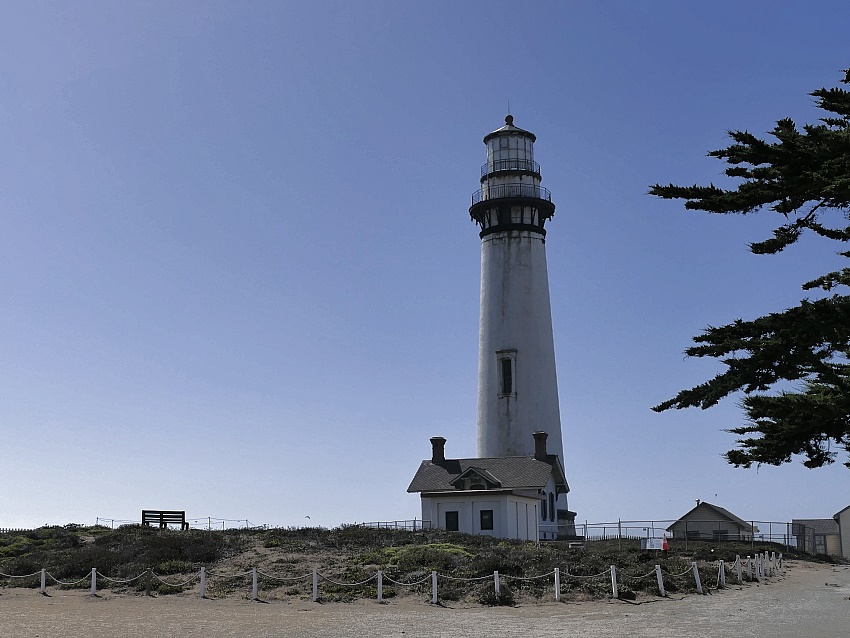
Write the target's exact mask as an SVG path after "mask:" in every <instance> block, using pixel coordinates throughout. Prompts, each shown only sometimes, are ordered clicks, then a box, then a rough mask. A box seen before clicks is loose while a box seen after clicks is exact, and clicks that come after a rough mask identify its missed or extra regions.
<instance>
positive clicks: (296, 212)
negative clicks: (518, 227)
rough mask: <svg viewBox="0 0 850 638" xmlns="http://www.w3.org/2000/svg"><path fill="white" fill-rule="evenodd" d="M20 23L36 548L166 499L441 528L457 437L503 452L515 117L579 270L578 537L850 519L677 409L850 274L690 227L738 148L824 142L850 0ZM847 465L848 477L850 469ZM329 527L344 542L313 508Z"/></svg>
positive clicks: (39, 17)
mask: <svg viewBox="0 0 850 638" xmlns="http://www.w3.org/2000/svg"><path fill="white" fill-rule="evenodd" d="M4 14H5V15H4V19H3V21H2V23H0V43H2V44H0V47H2V56H0V71H1V72H0V192H2V209H0V223H2V225H1V226H0V273H2V276H0V299H2V306H0V435H2V439H0V440H2V447H0V450H2V452H0V460H2V468H3V469H2V476H3V479H2V483H0V485H2V488H0V527H8V526H11V527H15V526H30V525H41V524H45V523H67V522H79V523H93V522H94V520H95V518H96V517H106V518H116V519H137V518H138V517H139V511H140V510H141V509H142V508H169V509H170V508H174V509H185V510H187V511H188V513H189V515H190V516H196V517H202V516H214V517H222V518H233V519H236V518H240V519H245V518H247V519H249V520H251V521H252V522H255V523H268V524H273V525H302V524H304V523H305V522H311V523H313V524H321V525H326V526H335V525H338V524H340V523H346V522H354V521H367V520H393V519H406V518H413V517H414V516H418V515H419V502H418V497H417V496H415V495H408V494H406V492H405V490H406V488H407V485H408V483H409V481H410V478H411V477H412V475H413V473H414V471H415V470H416V467H417V466H418V464H419V462H420V461H421V460H422V459H423V458H426V457H428V456H429V454H430V448H429V443H428V438H429V437H430V436H434V435H442V436H445V437H446V438H447V439H448V443H447V454H448V455H449V456H454V457H458V456H474V454H475V420H476V388H477V370H476V366H477V348H478V335H477V330H478V292H479V274H480V273H479V265H480V262H479V260H480V240H479V238H478V234H477V229H476V227H475V226H474V224H472V223H471V222H470V220H469V216H468V213H467V209H468V206H469V198H470V194H471V193H472V192H473V191H474V190H476V189H477V188H478V176H479V167H480V165H481V164H482V163H483V162H484V159H485V157H484V145H483V144H482V142H481V139H482V137H483V136H484V135H485V134H486V133H488V132H489V131H491V130H493V129H495V128H498V127H499V126H501V124H502V122H503V118H504V116H505V114H506V110H507V103H508V101H510V107H511V111H512V112H513V115H514V116H515V118H516V124H517V125H518V126H520V127H522V128H525V129H528V130H531V131H533V132H534V133H536V134H537V136H538V142H537V145H536V159H537V160H538V161H539V162H540V163H541V165H542V169H543V183H544V185H545V186H546V187H548V188H549V189H550V190H551V191H552V194H553V199H554V201H555V202H556V204H557V211H556V216H555V219H554V220H553V221H552V222H551V224H550V226H549V234H548V236H547V250H548V258H549V274H550V286H551V295H552V314H553V320H554V328H555V339H556V349H557V365H558V375H559V385H560V394H561V412H562V421H563V431H564V441H565V447H566V454H565V456H566V458H565V465H566V468H567V476H568V479H569V481H570V485H571V488H572V493H571V495H570V505H571V508H572V509H574V510H575V511H576V512H577V513H578V520H580V521H584V520H590V521H591V522H593V521H601V520H616V519H617V518H622V519H648V518H657V519H661V518H675V517H677V516H679V515H681V514H682V513H684V512H685V511H687V510H688V509H690V508H691V507H692V506H693V505H694V499H696V498H701V499H703V500H708V501H710V502H713V503H716V504H718V505H721V506H724V507H726V508H728V509H730V510H731V511H733V512H734V513H736V514H738V515H739V516H742V517H744V518H746V519H755V520H778V521H786V520H789V519H790V518H792V517H828V516H832V514H834V513H835V512H836V511H838V510H839V509H841V508H843V507H844V506H846V505H847V504H848V503H850V491H848V489H847V488H848V479H850V472H848V470H846V469H845V468H843V467H842V466H841V465H840V464H839V465H836V466H833V467H831V468H827V469H823V470H815V471H810V470H806V469H805V468H803V467H802V466H801V465H800V464H799V463H796V464H794V465H791V466H784V467H781V468H773V467H762V468H761V469H760V470H758V471H757V470H756V469H752V470H741V469H737V470H736V469H734V468H732V467H730V466H728V465H727V464H726V463H725V461H724V460H723V459H722V458H721V456H720V455H721V453H722V452H724V451H725V450H727V449H729V447H730V446H731V445H732V444H733V441H734V437H733V435H730V434H727V433H725V432H723V429H724V428H729V427H734V426H736V425H738V424H739V423H740V421H741V416H740V412H739V411H738V409H737V407H736V400H735V399H734V398H731V399H727V400H726V401H724V402H723V403H722V404H721V405H720V406H718V407H716V408H713V409H711V410H708V411H705V412H702V411H695V410H690V411H678V412H671V413H664V414H661V415H659V414H655V413H654V412H651V411H650V409H649V408H650V406H652V405H654V404H656V403H658V402H660V401H661V400H664V399H667V398H669V397H670V396H672V395H673V394H674V393H675V392H676V391H678V390H680V389H682V388H684V387H690V386H691V385H693V384H696V383H699V382H701V381H703V380H705V379H706V378H708V377H709V376H710V375H712V374H714V373H715V372H716V371H717V370H718V369H719V367H718V365H717V364H715V363H714V362H711V361H699V360H683V357H682V351H683V350H684V348H685V347H687V345H688V344H689V341H690V338H691V336H692V335H694V334H696V333H697V332H698V331H699V330H700V329H701V328H703V327H705V326H706V325H708V324H714V325H718V324H721V323H726V322H729V321H731V320H733V319H735V318H737V317H744V318H752V317H755V316H758V315H759V314H763V313H765V312H769V311H772V310H781V309H783V308H786V307H788V306H790V305H793V304H795V303H796V302H797V301H798V300H799V299H800V298H801V297H802V296H803V293H802V292H801V291H800V289H799V284H800V283H802V282H803V281H806V280H808V279H810V278H812V277H813V276H815V275H817V274H820V273H822V272H825V271H826V269H827V268H828V267H829V266H830V265H834V264H835V263H838V262H837V260H838V258H837V257H833V256H832V255H831V253H830V250H831V248H830V247H829V246H826V245H824V244H819V243H817V242H815V241H808V242H804V243H803V245H801V246H799V247H795V248H794V250H792V251H790V252H789V253H788V254H786V255H779V256H774V257H764V256H763V257H756V256H753V255H751V254H749V253H748V252H747V250H746V244H747V243H748V242H749V241H754V240H758V239H762V238H764V237H765V235H766V234H767V233H768V229H769V228H771V223H772V221H773V220H771V219H769V218H764V219H762V217H763V216H747V217H732V218H726V217H723V216H719V217H711V216H708V215H705V214H699V213H690V212H685V211H684V210H683V208H682V206H681V203H677V202H664V201H660V200H655V199H653V198H651V197H649V196H648V195H646V191H647V188H648V186H649V185H650V184H652V183H654V182H656V181H660V182H662V183H667V182H674V183H694V182H699V183H707V182H710V181H715V182H717V183H719V184H723V183H724V181H723V180H724V178H723V177H722V175H721V173H722V168H723V167H722V165H721V163H720V162H718V161H717V160H713V159H711V158H707V157H706V156H705V154H706V152H707V151H709V150H713V149H716V148H720V147H722V146H724V145H725V144H726V143H727V139H726V136H725V135H726V133H725V132H726V131H727V130H728V129H730V128H740V129H748V130H750V131H752V132H754V133H762V132H765V131H767V130H769V129H770V128H772V126H773V123H774V122H775V120H777V119H779V118H781V117H785V116H791V117H794V118H796V119H797V120H798V121H800V122H805V121H812V120H814V119H815V118H817V117H818V112H817V110H816V109H814V108H813V105H812V100H811V98H809V97H808V96H807V93H808V92H809V91H811V90H813V89H816V88H819V87H821V86H835V85H836V84H837V82H838V80H839V79H840V78H841V77H843V75H842V74H841V73H840V69H844V68H847V67H848V66H850V46H848V40H847V37H846V36H847V33H846V27H847V24H848V20H850V6H848V5H847V4H846V3H844V2H837V1H836V2H819V3H818V2H816V3H811V2H782V3H775V2H711V3H684V2H640V3H638V2H607V1H606V2H528V3H517V2H492V1H488V2H471V1H467V2H446V1H435V2H427V3H426V2H418V3H413V2H389V1H386V2H361V1H358V2H350V1H341V2H299V3H296V2H289V3H282V2H250V3H246V2H224V3H222V2H142V3H138V2H132V3H131V2H74V3H56V2H31V1H27V2H18V3H9V4H7V5H6V6H5V11H4ZM841 460H845V459H843V458H842V459H841ZM306 516H310V521H307V520H306V519H305V517H306Z"/></svg>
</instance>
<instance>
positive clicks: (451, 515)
mask: <svg viewBox="0 0 850 638" xmlns="http://www.w3.org/2000/svg"><path fill="white" fill-rule="evenodd" d="M446 529H447V530H448V531H450V532H457V531H459V530H460V525H459V524H458V516H457V512H446Z"/></svg>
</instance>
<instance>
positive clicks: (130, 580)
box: [97, 571, 147, 584]
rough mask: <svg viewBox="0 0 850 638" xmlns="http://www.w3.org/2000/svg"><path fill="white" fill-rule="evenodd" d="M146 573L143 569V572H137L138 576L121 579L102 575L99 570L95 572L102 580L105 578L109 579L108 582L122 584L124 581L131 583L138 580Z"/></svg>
mask: <svg viewBox="0 0 850 638" xmlns="http://www.w3.org/2000/svg"><path fill="white" fill-rule="evenodd" d="M146 573H147V572H146V571H144V572H142V573H141V574H139V575H138V576H135V577H133V578H128V579H127V580H122V579H120V578H110V577H109V576H104V575H103V574H101V573H100V572H97V575H98V576H100V577H101V578H102V579H103V580H107V581H109V582H110V583H123V584H126V583H132V582H133V581H134V580H139V579H140V578H141V577H142V576H144V575H145V574H146Z"/></svg>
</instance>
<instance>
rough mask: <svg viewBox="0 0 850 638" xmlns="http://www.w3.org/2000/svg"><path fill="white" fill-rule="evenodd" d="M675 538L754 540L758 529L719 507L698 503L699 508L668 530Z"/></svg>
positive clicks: (703, 502)
mask: <svg viewBox="0 0 850 638" xmlns="http://www.w3.org/2000/svg"><path fill="white" fill-rule="evenodd" d="M667 531H668V532H670V533H671V534H672V536H673V538H693V539H703V540H721V541H726V540H742V541H748V540H752V538H753V534H757V533H758V531H759V530H758V528H757V527H753V526H752V525H750V524H749V523H748V522H747V521H745V520H743V519H742V518H739V517H737V516H735V515H734V514H733V513H732V512H730V511H729V510H727V509H724V508H722V507H720V506H719V505H712V504H711V503H706V502H705V501H699V500H698V501H697V506H696V507H695V508H693V509H692V510H691V511H690V512H688V513H687V514H685V515H684V516H682V518H680V519H679V520H678V521H676V522H675V523H673V524H672V525H671V526H670V527H668V528H667Z"/></svg>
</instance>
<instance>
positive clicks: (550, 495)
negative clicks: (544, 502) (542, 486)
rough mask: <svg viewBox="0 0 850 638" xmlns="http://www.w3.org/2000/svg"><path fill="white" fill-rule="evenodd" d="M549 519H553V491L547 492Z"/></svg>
mask: <svg viewBox="0 0 850 638" xmlns="http://www.w3.org/2000/svg"><path fill="white" fill-rule="evenodd" d="M549 520H550V521H554V520H555V493H554V492H549Z"/></svg>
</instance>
